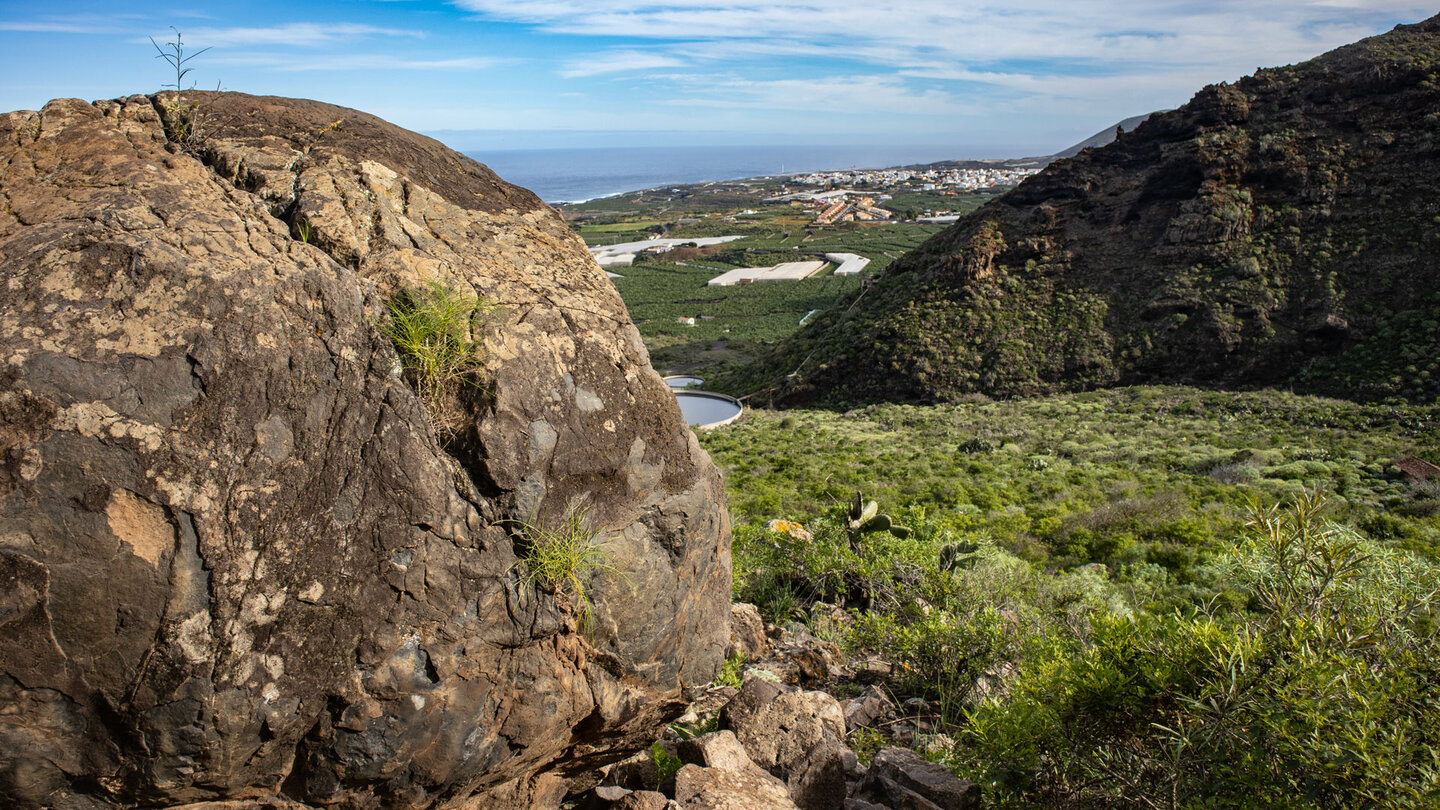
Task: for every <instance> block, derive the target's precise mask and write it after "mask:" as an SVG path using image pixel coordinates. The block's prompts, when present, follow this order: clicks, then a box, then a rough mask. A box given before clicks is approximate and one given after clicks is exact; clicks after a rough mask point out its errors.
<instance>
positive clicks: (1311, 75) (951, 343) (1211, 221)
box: [730, 17, 1440, 404]
mask: <svg viewBox="0 0 1440 810" xmlns="http://www.w3.org/2000/svg"><path fill="white" fill-rule="evenodd" d="M1437 223H1440V17H1437V18H1432V19H1430V20H1428V21H1426V22H1423V23H1419V24H1416V25H1407V26H1399V27H1397V28H1396V29H1395V30H1393V31H1391V32H1389V33H1386V34H1383V35H1381V36H1377V37H1373V38H1371V39H1367V40H1363V41H1361V42H1359V43H1356V44H1354V45H1349V46H1346V47H1343V48H1340V49H1338V50H1336V51H1333V52H1331V53H1329V54H1326V55H1324V56H1321V57H1318V58H1316V59H1313V60H1311V61H1309V62H1306V63H1303V64H1300V65H1295V66H1292V67H1284V68H1275V69H1267V70H1262V71H1259V72H1258V73H1256V74H1255V75H1254V76H1252V77H1249V78H1245V79H1242V80H1240V81H1238V82H1236V83H1235V84H1221V85H1215V86H1212V87H1207V88H1205V89H1204V90H1202V91H1201V92H1200V93H1198V94H1197V95H1196V96H1195V98H1194V99H1193V100H1192V101H1191V102H1190V103H1188V104H1186V105H1185V106H1183V107H1181V108H1180V109H1178V110H1173V111H1170V112H1164V113H1156V114H1154V115H1152V116H1150V118H1149V119H1147V120H1146V121H1145V122H1144V123H1143V124H1140V126H1139V127H1137V128H1136V129H1134V130H1133V131H1130V132H1126V133H1125V134H1124V135H1123V136H1121V137H1120V138H1119V139H1118V140H1116V141H1115V142H1114V143H1112V144H1110V145H1108V146H1106V147H1104V148H1100V149H1091V150H1086V151H1083V152H1081V153H1080V154H1079V155H1078V156H1076V157H1074V158H1070V159H1067V160H1060V161H1057V162H1055V163H1053V164H1051V165H1050V166H1049V167H1047V168H1046V169H1045V170H1044V171H1042V172H1041V173H1039V174H1037V175H1035V176H1033V177H1031V178H1029V179H1027V180H1026V181H1025V182H1024V183H1022V184H1021V185H1020V186H1019V187H1018V188H1016V189H1015V190H1014V191H1012V192H1010V193H1009V194H1006V195H1005V196H1003V197H1001V198H999V199H997V200H995V201H993V202H991V203H989V204H988V205H986V206H984V207H982V208H981V209H979V210H978V211H976V212H974V213H973V214H971V215H969V216H967V217H965V218H963V219H961V220H960V221H959V222H957V223H956V224H955V225H954V226H953V227H952V228H949V229H947V230H946V231H944V232H942V233H940V234H937V235H936V236H934V237H933V238H931V239H930V240H928V241H927V242H925V243H924V244H923V245H921V246H920V247H918V248H917V249H915V250H914V251H912V252H911V253H909V254H907V255H906V256H904V257H903V258H902V259H901V260H900V261H897V262H896V263H895V264H894V265H892V266H891V267H890V268H889V269H888V271H887V273H886V276H885V277H884V278H882V279H880V280H879V281H878V283H876V284H874V285H873V287H870V288H867V289H864V290H862V291H861V292H860V293H859V298H858V300H854V301H850V302H846V303H845V304H844V305H842V306H840V307H837V308H836V310H835V311H834V312H832V313H830V314H829V315H827V316H825V317H822V318H820V319H817V320H816V321H815V322H814V323H813V324H812V325H811V326H810V327H809V328H807V330H805V331H804V332H802V333H800V335H798V336H797V338H796V339H795V340H792V341H790V343H789V345H787V346H784V347H782V350H781V351H780V352H779V353H777V355H776V356H774V357H771V358H770V359H769V360H768V361H767V366H766V368H765V369H764V371H763V372H761V373H759V374H756V375H753V376H752V378H751V379H748V380H744V381H738V382H733V383H731V384H730V385H731V387H733V388H737V389H744V390H743V391H736V393H750V392H753V391H756V390H757V389H758V390H762V391H763V390H766V389H769V394H767V395H766V396H771V397H773V399H774V400H775V401H779V402H786V403H791V404H801V403H806V402H815V401H819V402H831V403H853V402H857V401H875V400H912V401H921V402H932V401H953V400H955V399H957V398H959V397H962V396H964V395H966V394H970V393H974V392H980V393H985V394H992V395H1001V396H1024V395H1031V394H1042V393H1048V392H1055V391H1067V390H1080V389H1086V388H1094V387H1102V386H1110V385H1126V384H1140V383H1167V382H1168V383H1186V384H1198V385H1219V386H1264V385H1289V386H1294V387H1296V388H1299V389H1305V390H1310V391H1315V392H1319V393H1327V394H1332V395H1341V396H1350V397H1356V398H1381V397H1388V396H1401V397H1407V398H1411V399H1415V400H1426V401H1433V399H1434V398H1435V397H1436V396H1440V319H1437V318H1436V315H1435V313H1436V312H1437V311H1440V227H1437ZM765 398H766V397H765V396H762V397H760V399H761V400H762V401H763V400H764V399H765Z"/></svg>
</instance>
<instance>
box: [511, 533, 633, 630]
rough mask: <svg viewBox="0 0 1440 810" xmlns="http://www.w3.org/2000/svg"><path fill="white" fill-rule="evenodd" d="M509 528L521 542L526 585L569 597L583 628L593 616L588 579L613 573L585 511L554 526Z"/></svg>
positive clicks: (597, 534) (612, 568)
mask: <svg viewBox="0 0 1440 810" xmlns="http://www.w3.org/2000/svg"><path fill="white" fill-rule="evenodd" d="M513 525H514V526H515V527H516V528H517V529H518V532H519V535H520V539H521V552H520V559H521V560H522V561H523V562H524V563H525V580H526V582H527V583H529V584H531V585H538V586H540V587H542V588H545V589H546V590H549V591H552V592H554V593H556V594H558V595H563V596H570V597H573V598H574V599H575V608H576V612H577V614H578V615H579V617H580V621H581V624H582V625H584V624H587V623H588V622H589V619H590V616H591V615H592V613H593V612H594V604H593V603H592V602H591V599H590V586H589V581H590V577H591V575H592V574H594V573H595V572H614V571H615V570H616V569H615V566H614V565H612V564H611V562H610V555H609V554H608V553H606V551H605V549H604V548H603V546H602V536H603V532H601V531H598V530H596V529H594V528H592V527H591V525H590V513H589V509H588V508H586V507H584V506H576V507H572V508H570V509H569V510H567V511H566V513H565V516H564V517H562V518H561V519H560V520H559V521H557V522H550V521H545V520H539V519H536V520H534V521H531V522H523V521H515V522H514V524H513Z"/></svg>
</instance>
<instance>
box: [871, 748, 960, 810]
mask: <svg viewBox="0 0 1440 810" xmlns="http://www.w3.org/2000/svg"><path fill="white" fill-rule="evenodd" d="M856 798H859V799H863V800H865V801H870V802H876V803H879V804H882V805H889V806H892V807H906V808H927V810H928V808H932V807H933V808H938V809H939V810H970V808H975V807H979V806H980V786H979V785H977V784H975V783H974V782H967V781H965V780H963V779H960V778H959V777H957V776H956V775H955V774H953V773H951V772H950V771H949V770H948V769H947V768H944V767H942V766H940V765H936V764H935V763H933V762H929V761H927V760H926V759H925V758H924V757H922V756H920V755H919V754H917V753H915V752H914V751H911V750H910V749H908V748H882V749H880V753H878V754H876V755H875V759H874V760H873V761H872V762H871V763H870V771H869V772H868V773H867V774H866V775H865V781H864V782H862V783H861V784H860V788H859V790H858V791H857V792H856Z"/></svg>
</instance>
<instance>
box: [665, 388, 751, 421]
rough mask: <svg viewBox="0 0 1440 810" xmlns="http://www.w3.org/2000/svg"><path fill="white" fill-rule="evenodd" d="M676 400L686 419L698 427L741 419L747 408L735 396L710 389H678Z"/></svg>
mask: <svg viewBox="0 0 1440 810" xmlns="http://www.w3.org/2000/svg"><path fill="white" fill-rule="evenodd" d="M675 401H676V402H679V403H680V413H682V414H684V416H685V421H686V422H687V423H688V424H690V425H691V426H693V427H698V428H712V427H719V426H720V425H728V424H730V423H731V422H734V421H735V420H736V419H739V418H740V414H741V413H742V412H743V411H744V410H745V406H744V405H741V404H740V402H739V400H737V399H735V398H734V397H727V396H725V395H724V394H712V393H710V392H709V391H680V390H677V391H676V392H675Z"/></svg>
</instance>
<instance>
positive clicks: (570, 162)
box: [466, 144, 976, 203]
mask: <svg viewBox="0 0 1440 810" xmlns="http://www.w3.org/2000/svg"><path fill="white" fill-rule="evenodd" d="M966 152H967V150H965V149H964V148H963V147H955V146H914V145H909V146H898V145H887V144H877V145H874V146H833V145H832V146H792V145H786V146H659V147H606V148H595V149H502V150H493V151H474V152H466V154H468V155H469V156H470V157H473V158H475V159H476V160H478V161H480V162H481V163H484V164H485V165H487V166H489V167H490V168H491V169H492V170H494V171H495V173H496V174H498V175H500V177H501V178H503V179H504V180H506V181H507V182H510V183H514V184H515V185H517V186H524V187H525V188H528V189H530V190H531V191H533V192H535V193H536V194H538V195H539V196H540V198H541V199H542V200H544V201H545V202H548V203H562V202H583V201H585V200H593V199H595V198H597V197H608V196H613V195H616V194H622V193H624V192H627V191H638V190H640V189H647V188H658V187H660V186H664V185H672V184H673V185H680V184H684V183H704V182H708V181H711V180H738V179H740V178H743V177H759V176H762V175H767V174H781V173H785V174H789V173H792V172H812V171H822V170H826V169H852V168H854V169H867V168H868V169H874V168H883V167H886V166H903V165H907V164H912V163H933V162H935V161H940V160H962V159H966V158H970V157H976V156H975V155H971V154H967V153H966Z"/></svg>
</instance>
